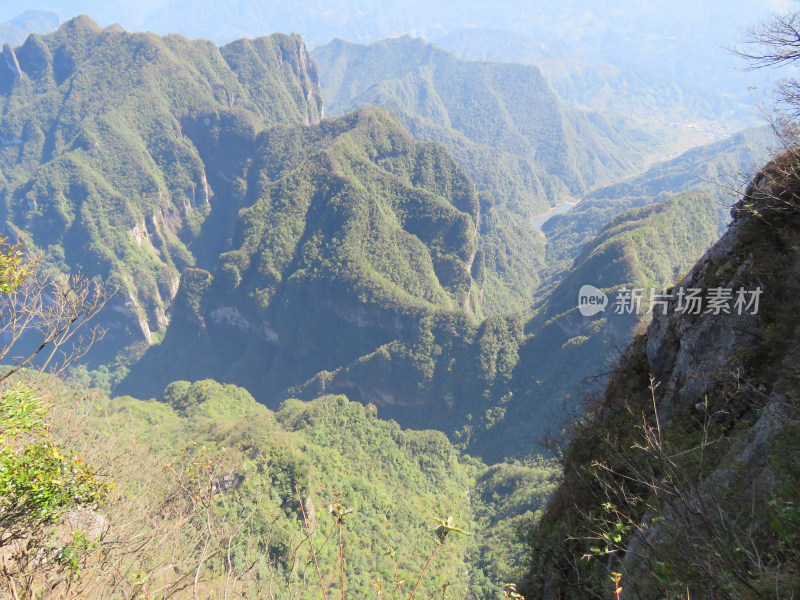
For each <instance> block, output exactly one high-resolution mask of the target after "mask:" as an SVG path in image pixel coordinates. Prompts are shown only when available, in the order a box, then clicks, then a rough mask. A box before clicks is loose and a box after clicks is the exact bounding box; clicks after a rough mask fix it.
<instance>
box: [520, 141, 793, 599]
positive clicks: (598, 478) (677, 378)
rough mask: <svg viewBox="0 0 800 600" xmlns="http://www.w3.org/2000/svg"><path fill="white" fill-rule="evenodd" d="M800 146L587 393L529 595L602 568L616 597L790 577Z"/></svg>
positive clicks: (760, 584) (725, 592)
mask: <svg viewBox="0 0 800 600" xmlns="http://www.w3.org/2000/svg"><path fill="white" fill-rule="evenodd" d="M799 158H800V157H798V154H797V153H796V152H787V153H785V154H783V155H781V156H780V157H778V158H777V159H775V160H774V161H772V162H771V163H769V164H768V165H767V167H765V168H764V169H763V170H762V171H761V172H760V173H759V175H758V176H757V177H756V178H755V179H754V181H753V183H752V185H751V186H750V188H749V189H748V191H747V193H746V195H745V197H744V198H743V199H742V200H741V201H740V202H739V203H738V204H737V205H736V206H735V207H734V209H733V211H732V216H733V219H734V220H733V223H732V224H731V225H730V227H729V229H728V232H727V233H726V234H725V235H724V236H723V237H722V239H720V241H719V242H718V243H717V244H716V245H715V246H714V247H713V248H712V249H710V250H709V251H708V252H707V253H706V254H705V256H704V257H703V258H702V259H701V260H700V261H699V262H698V263H697V264H696V265H695V267H694V268H693V269H692V270H691V271H690V272H689V273H688V275H686V277H684V278H683V279H682V280H681V281H680V282H679V283H677V284H676V285H675V286H674V288H672V290H671V294H672V296H673V297H672V299H670V300H669V302H668V304H666V305H665V306H664V307H663V310H658V311H656V312H654V316H653V320H652V322H651V324H650V326H649V327H648V329H647V332H646V333H645V334H643V335H642V336H640V337H639V338H637V339H636V341H635V342H634V343H633V344H632V345H631V346H630V347H629V348H628V350H627V352H626V354H625V356H624V357H623V360H622V362H621V364H620V366H619V368H618V370H617V372H616V373H615V375H613V376H612V378H611V380H610V382H609V385H608V387H607V389H606V391H605V394H604V395H603V396H601V397H599V398H595V399H592V400H590V401H589V402H588V403H587V405H586V409H587V416H586V417H585V419H584V420H583V421H582V422H581V423H580V424H578V425H577V426H576V427H575V429H574V432H573V433H574V439H573V441H572V442H571V443H570V445H569V448H568V450H567V452H566V454H565V475H564V481H563V483H562V485H561V486H560V488H559V490H558V492H557V493H556V495H555V496H554V498H553V501H552V502H551V505H550V507H549V509H548V511H547V514H546V515H545V517H544V519H543V520H542V523H541V524H540V526H539V527H538V530H537V531H536V532H535V533H534V534H533V536H532V542H531V545H532V562H531V572H530V575H529V578H528V581H527V593H526V596H527V597H529V598H556V597H560V598H586V597H590V596H591V597H595V596H597V597H602V596H604V595H605V596H610V595H611V589H610V587H609V585H608V581H609V577H608V576H609V574H610V573H611V572H612V571H614V572H617V573H620V574H621V576H622V587H623V593H622V596H623V597H626V598H656V597H662V596H663V595H664V593H665V592H666V593H667V594H669V593H670V591H671V592H672V594H673V595H674V594H676V593H690V594H691V597H693V598H695V597H699V598H717V597H720V598H721V597H725V598H729V597H730V598H759V597H767V596H769V597H780V598H783V597H790V596H791V594H792V593H796V592H797V589H798V586H799V585H800V581H798V577H797V572H796V570H795V569H794V567H792V566H791V565H796V564H797V561H798V558H800V545H798V539H797V536H796V531H797V530H798V527H800V513H798V511H797V508H796V507H797V506H798V501H799V500H800V495H799V494H798V493H799V492H800V489H799V488H798V485H797V481H798V475H800V472H798V469H797V464H798V460H800V443H798V439H800V403H798V397H800V379H799V378H798V375H800V373H798V370H797V365H798V364H800V363H798V359H800V344H798V339H800V330H798V325H797V323H798V321H797V314H798V312H799V311H800V204H798V197H799V193H800V171H798V164H800V163H799V160H798V159H799ZM697 297H699V298H701V299H702V302H703V304H702V306H700V307H697V306H696V305H694V304H692V301H691V300H690V298H697ZM584 559H586V560H584ZM687 590H688V591H687ZM776 594H777V595H776Z"/></svg>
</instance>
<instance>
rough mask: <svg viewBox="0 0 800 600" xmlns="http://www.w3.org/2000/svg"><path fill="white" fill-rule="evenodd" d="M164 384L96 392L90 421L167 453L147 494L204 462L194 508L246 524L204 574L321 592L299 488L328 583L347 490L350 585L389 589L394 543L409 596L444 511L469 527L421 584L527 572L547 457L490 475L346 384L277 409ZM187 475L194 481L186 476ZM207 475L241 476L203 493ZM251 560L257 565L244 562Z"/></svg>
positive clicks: (243, 397) (496, 588)
mask: <svg viewBox="0 0 800 600" xmlns="http://www.w3.org/2000/svg"><path fill="white" fill-rule="evenodd" d="M164 396H165V398H166V399H167V401H168V404H162V403H154V402H142V401H139V400H135V399H133V398H130V397H122V398H117V399H114V400H98V401H97V403H96V405H95V406H94V408H93V409H92V410H91V411H89V414H88V417H87V420H86V421H84V423H83V427H84V428H85V430H86V432H87V434H86V435H89V434H88V432H89V431H91V430H92V429H94V428H98V429H99V431H100V432H101V434H102V432H106V435H112V436H122V437H120V438H119V439H120V442H118V443H123V444H125V445H130V447H131V448H130V452H131V454H132V455H135V454H136V453H137V450H135V448H144V449H146V450H147V452H149V453H150V454H151V458H152V461H153V463H151V464H158V463H162V465H163V467H162V469H159V470H157V471H155V472H153V471H151V472H149V473H147V479H148V480H149V482H150V483H149V484H148V485H150V486H152V487H151V488H150V492H149V494H150V495H152V494H154V493H156V494H158V493H160V494H164V495H165V498H166V497H168V496H169V493H168V492H169V490H170V489H171V488H173V487H174V485H175V481H174V480H175V478H176V477H178V478H179V479H180V477H179V475H178V474H180V473H187V472H189V471H191V470H192V469H197V468H198V465H199V468H200V469H201V476H202V477H201V478H200V482H201V486H200V488H197V489H198V492H196V493H197V494H198V498H202V497H206V500H205V503H206V507H207V509H205V510H199V509H198V513H197V515H198V517H197V518H198V519H203V518H207V516H206V515H207V514H208V511H209V510H210V511H212V512H213V515H214V520H215V524H216V525H217V526H220V527H221V526H222V525H223V524H224V526H225V528H227V529H226V530H228V531H236V533H235V534H234V538H233V540H232V543H233V546H234V548H235V551H234V553H233V555H232V558H231V561H232V563H231V565H228V566H227V567H226V565H225V564H224V563H223V562H220V561H219V560H213V559H212V560H209V561H208V563H207V564H206V565H205V566H204V567H203V570H202V577H201V579H202V580H203V581H206V582H212V581H214V579H215V578H218V577H221V576H222V574H224V572H226V569H229V570H230V569H232V570H233V571H234V572H236V573H239V574H240V575H241V574H243V573H247V576H244V575H241V578H242V581H245V580H247V581H249V583H248V585H249V586H250V587H249V588H248V589H247V590H246V593H249V594H257V593H258V590H263V589H264V586H267V585H272V586H276V590H278V592H279V593H280V594H281V595H282V594H284V593H288V592H289V591H290V590H295V591H300V593H301V597H303V598H320V597H321V589H320V586H319V583H318V580H317V576H316V570H315V567H314V565H313V558H312V557H311V555H310V554H309V553H308V547H307V544H306V545H304V544H303V539H304V538H305V531H306V529H305V527H304V525H303V522H302V517H301V515H300V501H299V499H298V496H297V490H299V492H300V495H301V497H302V499H303V509H304V510H305V511H306V513H307V515H308V520H309V524H310V529H311V530H312V536H311V537H312V540H313V542H314V545H315V548H316V554H317V560H318V562H319V564H320V569H321V571H322V576H323V579H324V581H325V585H326V587H327V588H328V593H329V594H338V593H339V592H338V589H339V577H340V574H339V554H338V553H339V548H338V539H337V537H336V536H337V532H336V529H335V525H336V520H335V519H334V518H332V517H331V515H329V514H327V512H328V511H327V510H326V507H328V505H330V504H334V503H339V504H340V505H342V506H344V507H346V508H347V509H351V510H352V512H351V513H349V514H347V515H346V516H344V518H343V547H344V553H345V579H346V589H347V594H348V596H349V597H354V598H366V597H370V596H372V595H373V594H374V593H375V588H374V587H373V584H379V585H382V586H383V589H384V590H386V593H387V597H388V596H389V595H391V594H390V592H389V590H390V589H392V587H393V586H392V582H393V581H395V580H396V579H395V577H396V575H395V570H394V569H395V565H394V564H393V562H392V560H391V558H390V556H388V555H387V554H386V553H387V551H390V550H394V557H395V559H396V566H397V569H398V571H399V576H400V578H401V579H404V580H405V582H406V583H405V596H407V595H408V593H409V592H410V590H411V586H413V583H414V582H415V580H416V578H417V576H418V575H419V573H420V571H421V569H422V567H423V565H424V564H425V562H426V560H427V559H428V558H429V556H430V554H431V552H432V551H433V550H434V548H435V547H436V546H437V543H438V542H437V538H436V535H435V531H436V529H437V527H436V519H440V520H444V521H443V522H446V519H447V518H448V517H453V518H454V522H455V528H456V529H459V530H464V531H469V532H470V533H471V534H472V535H469V536H464V535H457V534H456V533H455V529H454V530H453V531H454V532H453V533H452V534H451V535H449V536H447V541H446V543H445V544H443V545H442V547H441V549H439V550H438V552H437V553H436V555H435V557H434V559H433V560H432V562H431V565H430V567H429V569H428V571H427V572H426V574H425V576H424V577H423V579H422V581H421V583H420V588H419V590H418V591H417V597H420V598H423V597H425V598H434V597H441V594H442V589H443V586H444V587H446V588H447V589H448V594H451V595H452V597H463V596H466V595H467V594H468V593H469V590H471V591H472V593H473V594H475V595H477V596H478V597H492V596H495V597H499V594H500V590H501V589H502V584H503V583H504V582H505V581H506V580H510V577H512V576H514V575H516V574H517V573H516V566H517V565H518V561H519V558H520V554H519V552H518V551H517V549H518V548H520V547H521V546H520V544H519V540H520V538H519V535H520V533H519V532H520V530H521V529H522V528H523V527H522V526H523V525H529V524H530V523H532V522H533V520H534V518H535V516H536V515H537V514H538V512H537V511H538V510H539V509H541V507H542V506H543V502H544V500H545V498H546V496H547V494H548V493H549V489H550V487H551V486H552V485H553V480H554V478H555V470H554V469H553V467H551V466H549V465H548V464H546V463H530V464H515V465H497V466H495V467H492V469H491V470H490V471H488V472H486V473H485V474H483V472H484V470H485V467H484V466H483V465H482V464H481V463H479V462H478V461H476V460H474V459H470V458H469V457H461V456H459V453H458V452H457V451H456V450H455V449H454V448H453V446H452V445H451V444H450V442H449V441H448V440H447V438H446V436H444V434H442V433H440V432H435V431H410V430H403V429H401V428H400V427H399V426H398V425H397V424H396V423H394V422H391V421H382V420H380V419H378V418H377V417H376V416H375V409H374V407H371V406H363V405H361V404H358V403H355V402H350V401H348V400H347V399H346V398H344V397H343V396H326V397H322V398H319V399H317V400H315V401H313V402H310V403H304V402H301V401H298V400H289V401H286V402H285V403H284V404H283V406H282V407H281V409H280V410H279V411H277V412H274V413H273V412H271V411H269V410H268V409H266V408H265V407H263V406H262V405H259V404H258V403H256V402H255V401H254V400H253V399H252V397H251V396H250V395H249V394H248V393H247V392H246V391H244V390H243V389H241V388H237V387H236V386H232V385H223V384H219V383H216V382H214V381H211V380H204V381H199V382H196V383H193V384H189V383H188V382H184V381H177V382H174V383H173V384H171V385H170V386H168V388H167V390H166V391H165V393H164ZM203 469H206V470H205V471H203ZM203 472H205V473H206V475H202V473H203ZM212 473H213V474H212ZM110 474H111V475H112V476H113V475H114V473H113V470H112V471H111V473H110ZM143 476H144V474H142V473H138V474H137V475H136V476H135V478H134V479H133V480H127V481H125V480H124V479H120V480H119V481H118V482H117V484H118V487H119V488H120V489H121V490H122V493H123V494H128V495H131V494H133V495H135V493H136V489H137V486H138V485H141V484H140V483H137V481H136V478H142V477H143ZM153 480H155V481H156V484H155V485H153ZM180 480H181V481H183V482H184V483H183V484H182V486H186V487H187V489H191V485H189V484H187V483H186V482H187V481H189V480H187V479H180ZM203 481H206V483H205V484H204V485H206V486H208V485H212V486H213V485H222V483H221V482H223V481H230V482H235V484H232V485H231V488H230V489H228V490H226V491H224V492H220V493H211V494H210V495H208V494H207V493H206V495H205V496H204V492H203V485H202V482H203ZM476 481H477V482H476ZM206 489H208V488H206ZM126 490H127V491H126ZM159 490H160V492H159ZM198 506H199V505H198ZM100 510H101V511H102V510H103V507H101V509H100ZM108 510H111V511H112V513H113V510H114V509H113V508H112V507H108ZM171 526H172V524H170V523H164V524H163V527H165V528H169V527H171ZM112 535H113V531H112ZM152 535H154V536H157V535H158V533H157V532H153V533H152ZM172 539H174V541H173V542H171V543H174V544H176V545H177V546H176V547H175V548H173V551H175V552H176V553H177V554H178V555H180V554H181V553H185V554H186V555H192V553H193V552H195V551H196V549H195V548H192V547H188V546H187V547H185V548H184V547H182V546H181V543H182V542H181V537H180V536H177V535H173V536H172ZM187 539H193V538H187ZM265 557H266V558H268V559H269V560H266V558H265ZM157 559H158V557H156V560H157ZM254 564H259V565H260V567H258V569H256V571H248V565H254ZM259 569H260V570H259ZM467 573H469V575H467ZM208 585H209V586H210V585H212V584H210V583H209V584H208ZM281 590H283V591H281Z"/></svg>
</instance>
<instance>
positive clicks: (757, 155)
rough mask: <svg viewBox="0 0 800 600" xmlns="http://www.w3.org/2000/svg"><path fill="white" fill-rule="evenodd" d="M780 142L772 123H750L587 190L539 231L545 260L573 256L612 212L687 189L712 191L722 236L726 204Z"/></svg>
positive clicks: (728, 210)
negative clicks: (544, 245) (636, 172)
mask: <svg viewBox="0 0 800 600" xmlns="http://www.w3.org/2000/svg"><path fill="white" fill-rule="evenodd" d="M777 144H778V140H777V138H776V136H775V133H774V132H773V130H772V128H771V127H769V126H767V125H764V126H762V127H757V128H750V129H745V130H743V131H740V132H739V133H737V134H735V135H733V136H731V137H729V138H726V139H724V140H720V141H718V142H714V143H712V144H707V145H705V146H699V147H697V148H692V149H691V150H688V151H686V152H684V153H683V154H681V155H680V156H678V157H676V158H673V159H670V160H667V161H663V162H659V163H656V164H654V165H652V166H651V167H649V168H648V169H647V170H646V171H645V172H644V173H641V174H639V175H634V176H633V177H629V178H627V179H624V180H622V181H619V182H617V183H613V184H611V185H607V186H603V187H601V188H598V189H596V190H593V191H592V192H589V193H588V194H587V195H586V196H584V197H583V198H582V199H581V202H580V203H579V204H578V205H577V206H576V207H575V208H574V209H572V210H571V211H569V212H568V213H565V214H561V215H555V216H553V217H552V218H551V219H549V220H548V221H547V222H546V223H545V224H544V226H543V227H542V230H543V232H544V234H545V235H546V236H547V255H548V260H549V261H558V260H564V259H569V260H572V259H574V258H575V256H577V254H578V253H579V252H580V251H581V248H582V247H583V245H584V244H586V243H587V242H588V241H589V240H591V239H592V238H593V237H594V236H595V235H597V233H598V232H599V231H600V229H602V228H603V227H604V226H605V225H606V224H607V223H608V222H609V221H610V220H611V219H612V218H613V217H615V216H616V215H617V214H619V213H620V212H622V211H624V210H626V209H628V208H631V207H636V206H645V205H647V204H650V203H652V202H655V201H658V200H663V199H665V198H668V197H670V196H674V195H676V194H680V193H683V192H685V191H687V190H690V189H695V190H700V189H705V190H708V191H710V192H712V193H713V195H714V197H715V199H716V200H717V204H718V210H719V217H720V218H719V223H720V235H722V233H724V231H725V229H726V228H727V225H728V221H729V218H730V214H729V213H730V209H729V207H730V206H731V205H732V204H733V203H734V202H736V201H737V200H738V198H737V197H736V195H737V194H739V193H741V191H743V189H744V188H745V187H746V184H747V182H748V181H749V180H750V178H751V177H752V175H753V174H754V173H755V172H756V171H757V170H758V168H759V167H760V166H761V165H763V164H764V162H766V161H767V160H768V159H769V157H770V153H771V149H772V148H773V147H775V146H776V145H777Z"/></svg>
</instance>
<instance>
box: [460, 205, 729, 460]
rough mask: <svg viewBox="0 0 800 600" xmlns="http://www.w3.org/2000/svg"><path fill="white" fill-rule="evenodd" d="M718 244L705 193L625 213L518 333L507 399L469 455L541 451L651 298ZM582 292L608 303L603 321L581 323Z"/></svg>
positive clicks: (480, 430)
mask: <svg viewBox="0 0 800 600" xmlns="http://www.w3.org/2000/svg"><path fill="white" fill-rule="evenodd" d="M715 239H716V211H715V206H714V201H713V199H712V198H711V196H710V195H709V194H707V193H704V192H689V193H686V194H683V195H680V196H676V197H674V198H670V199H667V200H663V201H661V202H659V203H656V204H651V205H648V206H646V207H642V208H636V209H629V210H628V211H625V212H623V213H622V214H620V215H618V216H617V217H616V218H615V219H614V220H612V222H611V223H609V224H608V225H607V226H606V227H605V228H604V229H603V230H602V231H601V232H600V234H599V235H598V236H597V237H596V238H595V239H593V240H592V241H591V242H590V243H588V244H587V245H586V246H585V247H584V248H583V250H582V251H581V253H580V255H579V256H578V257H577V258H576V259H575V261H574V263H573V266H572V268H571V269H570V270H569V271H568V272H567V274H566V275H565V276H564V278H563V280H562V281H561V283H559V285H558V286H557V287H556V288H554V289H553V291H552V292H550V293H549V294H548V295H547V296H546V298H545V299H544V300H543V302H542V304H541V306H540V307H539V309H538V311H537V313H536V315H535V316H534V317H533V318H532V319H531V320H530V321H528V322H527V323H526V324H525V332H526V337H525V341H524V343H523V344H522V345H521V346H520V348H519V351H518V352H519V358H518V360H517V362H516V365H515V367H514V370H513V374H512V377H511V379H510V385H509V391H510V392H511V393H510V394H509V395H508V397H507V398H505V399H504V400H503V401H502V403H501V404H499V409H498V410H495V411H493V412H492V413H491V414H488V415H487V418H486V419H485V422H484V423H479V424H477V425H478V426H477V427H476V430H475V432H474V434H473V441H472V443H473V445H474V447H475V448H483V447H486V446H489V445H492V444H491V440H493V439H502V440H504V447H505V448H506V449H507V450H506V452H508V451H509V450H510V449H513V448H515V447H520V448H525V447H531V446H533V445H537V444H540V443H541V441H542V438H543V436H544V434H545V433H552V432H553V431H554V429H555V428H556V427H557V426H558V425H557V424H558V423H560V422H562V421H563V419H564V418H565V416H567V415H568V414H571V413H572V411H573V410H574V403H575V400H574V399H575V398H576V397H579V396H580V395H581V394H582V393H583V391H584V390H585V389H587V388H586V387H585V386H588V389H591V388H592V386H593V385H596V384H593V383H592V382H593V381H594V380H595V378H598V377H599V380H600V381H602V380H603V374H605V373H607V372H608V371H609V370H610V369H611V366H612V365H613V363H614V362H615V361H616V360H617V359H618V357H619V353H620V351H621V348H622V347H624V344H625V343H626V342H627V340H629V339H630V337H631V336H632V335H633V334H634V332H635V331H636V330H637V328H638V327H640V326H641V324H642V323H643V322H646V321H647V320H648V319H649V318H650V315H649V314H648V309H649V299H650V290H651V289H655V290H656V293H660V292H661V290H662V289H663V288H665V287H667V286H669V285H671V284H672V283H673V282H674V281H675V280H676V279H677V278H678V277H680V275H681V274H682V273H684V272H685V271H686V270H688V269H689V268H690V267H691V265H692V264H693V263H694V261H695V260H697V258H698V257H699V256H701V255H702V253H703V252H704V251H705V250H706V249H707V248H708V247H709V246H710V245H711V244H712V243H713V242H714V240H715ZM584 285H593V286H595V287H597V288H599V289H601V290H603V291H604V292H605V293H606V294H607V296H608V299H609V300H608V304H607V306H606V308H605V310H604V311H602V312H598V313H597V314H595V315H590V316H584V315H583V314H581V313H580V311H579V310H578V299H579V292H580V290H581V288H582V287H583V286H584ZM624 288H627V289H633V288H640V289H642V290H643V293H642V295H643V296H644V300H643V301H642V302H641V307H640V310H639V311H638V314H637V311H636V310H632V311H630V312H628V311H627V310H626V311H622V309H621V308H620V307H617V306H616V305H615V303H616V301H617V298H618V297H619V293H620V290H622V289H624ZM495 446H496V445H495ZM498 450H500V448H497V447H495V448H494V449H493V451H494V452H497V451H498Z"/></svg>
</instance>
